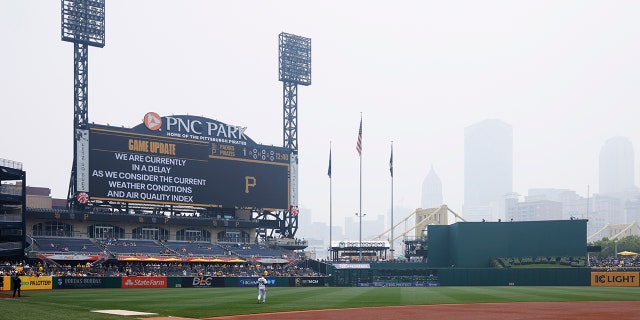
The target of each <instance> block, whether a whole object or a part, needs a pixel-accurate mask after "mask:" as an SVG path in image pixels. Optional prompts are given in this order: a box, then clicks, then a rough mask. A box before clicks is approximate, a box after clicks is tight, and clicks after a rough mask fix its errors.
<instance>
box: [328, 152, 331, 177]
mask: <svg viewBox="0 0 640 320" xmlns="http://www.w3.org/2000/svg"><path fill="white" fill-rule="evenodd" d="M327 175H328V176H329V178H331V148H329V170H327Z"/></svg>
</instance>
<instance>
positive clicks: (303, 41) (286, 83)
mask: <svg viewBox="0 0 640 320" xmlns="http://www.w3.org/2000/svg"><path fill="white" fill-rule="evenodd" d="M278 38H279V44H280V46H279V55H278V56H279V59H278V63H279V80H280V81H282V84H283V87H282V93H283V130H284V134H283V146H284V147H285V148H289V149H291V159H292V162H291V168H292V170H291V177H290V180H291V190H290V191H291V193H290V194H291V197H290V201H289V206H290V207H289V210H288V211H285V212H284V222H285V225H284V230H281V234H283V235H284V236H285V237H289V238H293V236H295V233H296V231H297V229H298V177H297V174H298V170H297V164H298V161H297V159H298V85H303V86H308V85H310V84H311V39H310V38H305V37H301V36H297V35H293V34H288V33H284V32H282V33H280V35H279V36H278ZM293 169H295V170H293Z"/></svg>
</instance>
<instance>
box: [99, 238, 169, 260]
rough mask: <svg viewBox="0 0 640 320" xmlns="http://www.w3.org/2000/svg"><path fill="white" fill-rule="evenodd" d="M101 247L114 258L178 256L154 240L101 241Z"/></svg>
mask: <svg viewBox="0 0 640 320" xmlns="http://www.w3.org/2000/svg"><path fill="white" fill-rule="evenodd" d="M101 244H102V247H103V248H104V249H105V250H106V251H107V252H109V253H110V254H112V255H114V256H119V255H125V256H141V255H144V256H155V255H178V254H177V253H176V252H174V251H172V250H170V249H169V248H166V247H165V246H163V245H162V244H161V243H160V242H158V241H156V240H141V239H135V240H126V239H125V240H122V239H120V240H102V242H101Z"/></svg>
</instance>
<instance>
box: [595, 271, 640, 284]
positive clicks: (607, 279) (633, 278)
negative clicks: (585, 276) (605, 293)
mask: <svg viewBox="0 0 640 320" xmlns="http://www.w3.org/2000/svg"><path fill="white" fill-rule="evenodd" d="M591 286H592V287H638V286H640V272H591Z"/></svg>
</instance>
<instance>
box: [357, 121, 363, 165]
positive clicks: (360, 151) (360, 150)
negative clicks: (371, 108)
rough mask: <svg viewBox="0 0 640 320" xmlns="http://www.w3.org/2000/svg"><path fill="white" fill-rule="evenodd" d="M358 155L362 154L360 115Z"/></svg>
mask: <svg viewBox="0 0 640 320" xmlns="http://www.w3.org/2000/svg"><path fill="white" fill-rule="evenodd" d="M356 150H358V155H359V156H362V117H360V129H359V130H358V143H356Z"/></svg>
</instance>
